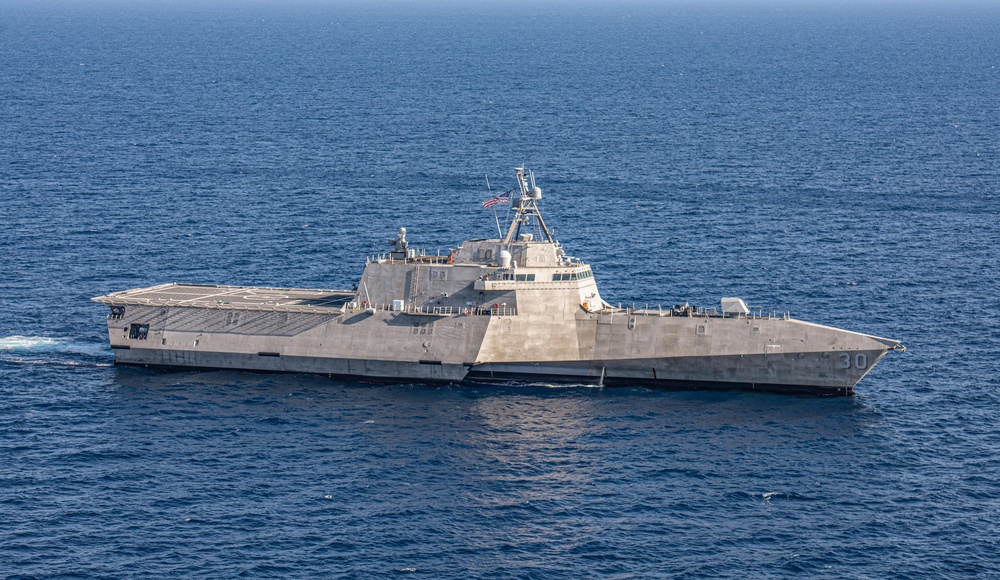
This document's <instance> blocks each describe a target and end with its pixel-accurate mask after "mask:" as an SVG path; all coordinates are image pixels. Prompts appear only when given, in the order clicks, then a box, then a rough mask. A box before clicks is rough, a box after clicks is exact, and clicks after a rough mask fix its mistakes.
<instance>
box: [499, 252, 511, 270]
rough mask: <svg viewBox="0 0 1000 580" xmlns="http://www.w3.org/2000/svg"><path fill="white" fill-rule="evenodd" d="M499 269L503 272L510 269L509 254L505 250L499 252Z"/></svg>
mask: <svg viewBox="0 0 1000 580" xmlns="http://www.w3.org/2000/svg"><path fill="white" fill-rule="evenodd" d="M500 267H501V268H503V269H504V270H509V269H510V252H508V251H507V250H501V251H500Z"/></svg>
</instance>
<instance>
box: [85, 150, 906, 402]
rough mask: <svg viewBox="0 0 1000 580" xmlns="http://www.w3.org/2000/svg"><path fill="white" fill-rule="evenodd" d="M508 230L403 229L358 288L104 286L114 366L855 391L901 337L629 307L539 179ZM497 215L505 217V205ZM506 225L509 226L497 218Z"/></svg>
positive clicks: (360, 377)
mask: <svg viewBox="0 0 1000 580" xmlns="http://www.w3.org/2000/svg"><path fill="white" fill-rule="evenodd" d="M515 173H516V178H517V187H516V188H515V189H513V190H511V191H510V192H509V194H508V195H507V196H505V197H502V196H498V197H495V198H493V199H492V200H490V202H486V203H484V205H488V204H491V203H493V204H495V203H501V202H504V203H508V202H509V205H510V213H511V214H512V215H513V218H512V219H511V222H510V226H509V228H508V229H507V233H506V235H505V236H503V237H502V238H501V237H498V238H496V239H472V240H468V241H465V242H463V243H462V244H461V245H459V246H458V247H457V248H455V249H454V250H452V251H450V252H449V253H448V254H447V255H440V254H437V255H429V254H428V253H427V252H424V251H417V250H416V249H414V248H411V247H410V245H409V242H408V241H407V239H406V230H405V229H401V230H400V231H399V233H398V235H397V236H396V238H395V239H392V240H390V244H391V245H390V248H389V249H388V250H387V251H386V252H385V253H384V254H382V255H378V256H374V257H370V258H369V259H368V260H367V263H366V264H365V269H364V273H363V274H362V276H361V280H360V281H359V282H358V284H357V289H355V290H318V289H295V288H264V287H250V286H219V285H204V284H164V285H160V286H153V287H150V288H138V289H133V290H125V291H121V292H114V293H111V294H108V295H106V296H99V297H97V298H93V300H94V301H96V302H100V303H103V304H105V305H107V306H109V307H110V309H111V312H110V313H109V314H108V317H107V321H108V335H109V337H110V341H111V349H112V351H113V352H114V356H115V362H116V364H123V365H142V366H149V367H163V368H180V369H240V370H248V371H261V372H291V373H312V374H319V375H326V376H329V377H332V378H338V379H346V380H353V381H366V382H426V383H475V382H508V381H516V382H521V381H524V382H542V383H572V384H591V385H602V386H612V385H648V386H654V387H665V388H676V389H728V390H750V391H772V392H784V393H811V394H819V395H850V394H852V393H853V392H854V387H855V385H856V384H857V383H858V381H860V380H861V379H862V378H863V377H864V376H865V375H866V374H868V372H869V371H871V369H872V367H874V366H875V364H876V363H878V362H879V361H880V360H881V359H882V357H884V356H885V355H886V353H888V352H889V351H892V350H905V348H904V347H903V346H902V345H901V344H900V341H897V340H891V339H887V338H880V337H877V336H871V335H867V334H861V333H857V332H850V331H847V330H841V329H837V328H832V327H828V326H821V325H818V324H812V323H809V322H804V321H801V320H795V319H793V318H791V317H789V316H788V315H787V314H781V315H775V314H773V313H772V314H766V313H764V312H762V311H761V310H760V309H757V308H754V309H751V308H748V307H747V304H746V303H745V302H744V301H743V300H741V299H739V298H722V299H721V300H720V303H719V306H718V307H715V308H693V307H690V306H688V305H686V304H685V305H676V306H672V307H668V308H663V307H656V308H640V309H637V308H622V307H621V306H620V305H619V306H613V305H612V304H610V303H608V302H606V301H605V300H604V299H603V298H602V297H601V294H600V292H599V290H598V288H597V282H596V280H595V278H594V275H593V272H592V270H591V268H590V266H588V265H587V264H586V263H584V262H583V261H581V260H580V259H578V258H574V257H571V256H569V255H568V254H566V252H565V251H564V250H563V248H562V246H561V245H560V244H559V243H558V242H557V241H556V240H555V239H553V237H552V234H551V232H550V230H549V228H548V227H547V225H546V224H545V221H544V220H543V219H542V214H541V212H540V211H539V208H538V202H539V200H540V199H541V197H542V193H541V190H540V189H539V188H538V187H537V186H536V185H535V180H534V175H533V174H532V173H531V172H530V171H525V170H524V169H523V168H517V169H516V170H515ZM494 215H496V214H494ZM497 231H498V233H502V232H501V231H500V222H499V221H497Z"/></svg>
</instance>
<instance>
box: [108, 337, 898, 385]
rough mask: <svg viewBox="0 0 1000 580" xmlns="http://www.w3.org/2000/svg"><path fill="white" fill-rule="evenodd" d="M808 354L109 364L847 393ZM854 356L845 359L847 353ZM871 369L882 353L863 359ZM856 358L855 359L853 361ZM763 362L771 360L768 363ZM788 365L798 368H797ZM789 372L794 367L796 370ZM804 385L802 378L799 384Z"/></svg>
mask: <svg viewBox="0 0 1000 580" xmlns="http://www.w3.org/2000/svg"><path fill="white" fill-rule="evenodd" d="M823 354H824V353H811V356H809V357H806V356H803V357H802V358H798V357H789V358H790V361H785V360H784V359H783V358H778V357H773V356H772V357H764V356H760V357H750V356H735V357H683V358H677V359H658V360H636V359H633V360H627V361H622V360H617V361H604V362H603V363H602V362H601V361H564V362H521V363H487V364H478V365H473V364H471V363H464V364H454V363H441V362H437V361H419V362H415V363H414V362H400V361H384V360H354V359H337V358H325V357H302V356H281V355H276V354H275V353H261V354H253V355H249V354H238V353H214V352H197V351H179V350H161V349H141V348H130V349H116V350H115V355H116V364H121V365H133V366H144V367H153V368H160V369H171V370H242V371H250V372H265V373H303V374H314V375H323V376H327V377H330V378H335V379H342V380H350V381H359V382H376V383H400V382H419V383H432V384H458V383H497V382H548V383H577V384H579V383H583V384H593V385H602V386H609V387H617V386H648V387H654V388H666V389H683V390H728V391H756V392H775V393H800V394H811V395H824V396H830V395H836V396H843V395H851V394H853V392H854V390H853V386H854V384H855V383H856V382H857V379H858V377H857V375H858V374H863V373H864V372H867V369H839V370H840V371H841V372H840V373H839V374H838V373H836V372H835V371H836V370H838V369H836V368H835V367H839V366H842V365H841V363H840V360H841V359H840V358H839V357H834V356H827V357H824V356H823ZM853 354H855V353H852V355H853ZM862 354H865V356H866V357H869V359H870V360H871V361H872V362H871V363H870V364H869V365H868V367H869V368H870V367H871V366H873V365H874V364H875V363H876V362H877V361H878V359H880V358H881V357H882V356H884V354H885V352H884V351H873V352H871V353H862ZM855 358H856V357H855ZM768 359H770V360H768ZM826 360H832V361H836V362H833V363H831V364H830V365H828V366H829V367H830V368H829V371H830V374H831V375H833V376H830V377H828V380H826V381H825V382H822V383H821V382H819V381H818V380H817V377H816V376H815V375H812V374H803V372H804V373H815V372H816V363H817V361H826ZM795 363H798V365H796V364H795ZM795 366H799V367H801V368H800V369H799V371H802V372H797V371H796V369H795ZM796 375H800V376H802V377H803V379H804V380H802V381H801V382H782V381H779V380H776V378H777V377H782V378H784V377H793V376H796ZM805 379H808V380H805Z"/></svg>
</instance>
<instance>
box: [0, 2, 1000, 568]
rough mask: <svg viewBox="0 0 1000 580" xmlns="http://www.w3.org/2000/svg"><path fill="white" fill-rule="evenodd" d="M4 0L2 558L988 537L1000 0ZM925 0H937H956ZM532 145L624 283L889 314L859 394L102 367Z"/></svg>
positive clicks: (834, 547) (559, 195) (171, 564)
mask: <svg viewBox="0 0 1000 580" xmlns="http://www.w3.org/2000/svg"><path fill="white" fill-rule="evenodd" d="M132 4H138V5H137V6H129V5H128V4H126V3H114V2H97V1H95V2H92V3H90V4H81V3H67V4H65V5H63V4H56V3H51V2H42V3H28V2H13V3H3V4H0V250H2V258H0V576H13V577H20V576H24V577H39V578H51V577H120V576H143V577H160V576H174V577H190V576H204V577H339V576H350V577H376V576H383V575H393V574H407V573H409V574H412V575H415V576H421V577H428V578H442V577H453V578H464V577H469V576H476V577H525V578H533V577H538V578H542V577H544V578H554V577H564V578H577V577H581V576H583V577H586V576H600V577H650V576H674V575H695V576H699V575H700V576H713V577H715V576H721V577H745V576H767V577H782V576H792V575H805V576H817V575H825V576H830V577H862V578H870V577H886V576H896V575H898V576H924V575H928V576H943V577H956V576H983V577H986V576H997V575H1000V563H998V556H1000V541H998V540H997V538H998V537H1000V483H998V481H1000V421H998V410H1000V379H998V375H1000V365H998V362H997V355H998V352H1000V333H998V330H997V319H998V313H997V308H998V301H997V296H998V294H1000V277H998V271H1000V263H998V262H1000V261H998V258H997V254H998V251H997V246H998V242H1000V226H998V225H997V224H998V221H1000V220H998V208H1000V140H998V136H1000V6H998V5H997V4H995V3H983V4H972V3H968V4H963V5H960V6H952V5H951V4H948V5H945V3H944V2H941V3H940V4H925V5H920V6H908V7H906V6H893V5H889V4H886V5H878V4H875V5H864V6H863V5H861V4H856V5H850V6H848V7H839V8H837V7H830V6H819V5H817V6H813V7H809V8H804V7H794V6H793V5H790V4H781V3H760V4H752V5H751V4H732V5H726V4H722V3H713V4H710V5H708V6H704V7H696V6H693V5H686V4H662V5H661V4H639V3H633V4H612V3H610V2H607V3H599V2H589V3H583V2H581V3H557V2H538V3H531V4H529V3H523V4H517V3H487V2H483V3H452V4H440V5H438V4H422V5H419V6H415V7H408V6H405V5H401V4H389V3H384V4H381V5H378V6H365V5H362V4H353V3H341V4H336V3H330V4H328V5H324V4H323V3H314V4H307V3H297V4H292V5H281V6H280V7H279V5H278V4H276V3H275V4H267V3H256V4H235V3H233V4H223V3H219V4H215V5H209V6H200V5H197V4H194V3H180V2H178V3H167V2H159V3H157V2H145V3H132ZM946 6H947V7H946ZM521 164H526V165H527V166H529V167H531V168H532V169H534V171H535V173H536V177H537V179H538V183H539V185H540V186H541V187H542V189H543V191H544V195H545V198H544V200H543V206H542V207H543V211H544V212H545V215H546V221H547V222H548V223H549V225H550V226H551V227H552V228H553V229H554V231H555V234H556V237H557V238H558V239H560V241H562V242H563V244H564V245H565V246H566V247H567V249H568V250H569V253H570V254H572V255H576V256H579V257H581V258H583V259H584V260H586V261H588V262H590V263H591V264H592V265H593V269H594V272H595V276H596V278H597V281H598V283H599V284H600V287H601V291H602V295H603V296H604V297H605V299H607V300H609V301H611V302H623V303H631V302H635V303H638V304H645V303H650V304H657V303H662V304H673V303H676V302H684V301H690V302H692V303H694V304H697V305H702V306H714V305H715V304H717V301H718V299H719V297H721V296H742V297H743V298H745V299H747V300H748V301H749V302H750V303H753V304H760V305H762V306H764V308H765V310H775V311H779V312H784V311H790V312H791V314H792V315H793V316H795V317H797V318H802V319H806V320H811V321H815V322H818V323H823V324H831V325H835V326H839V327H844V328H849V329H853V330H858V331H862V332H868V333H872V334H876V335H880V336H888V337H892V338H896V339H901V340H903V341H904V343H905V344H906V345H907V347H908V350H907V352H905V353H892V354H891V355H890V356H888V357H887V358H886V359H885V360H884V361H883V362H882V363H881V364H880V365H879V366H878V367H876V368H875V369H874V370H873V371H872V373H871V374H870V375H869V376H868V377H866V378H865V379H864V380H863V381H862V382H861V383H860V385H859V386H858V394H857V395H856V396H854V397H851V398H839V399H820V398H808V397H789V396H779V395H761V394H745V393H685V392H670V391H660V390H650V389H645V388H638V387H636V388H627V387H625V388H615V389H598V388H584V387H568V388H553V387H549V386H546V385H528V386H502V387H497V386H495V387H428V386H420V385H400V386H389V387H386V386H378V387H376V386H370V385H365V384H352V383H340V382H335V381H330V380H325V379H321V378H316V377H308V376H273V375H253V374H245V373H232V372H211V373H203V372H197V373H195V372H191V373H160V372H151V371H145V370H140V369H130V368H116V367H114V366H113V365H112V364H111V362H112V360H113V358H112V355H111V352H110V349H109V348H108V347H107V346H106V340H107V335H106V331H105V315H106V308H105V307H103V306H101V305H98V304H95V303H93V302H90V301H89V298H90V297H92V296H97V295H100V294H105V293H107V292H110V291H115V290H121V289H126V288H132V287H138V286H148V285H153V284H159V283H164V282H169V281H185V282H199V283H228V284H263V285H273V286H306V287H324V288H349V287H350V286H351V285H352V284H353V283H354V281H355V280H356V279H357V277H358V276H359V275H360V273H361V269H362V267H363V264H364V257H365V256H366V255H369V254H371V253H374V252H376V251H381V250H383V249H384V243H385V240H386V239H388V238H389V237H391V236H392V235H393V234H394V232H395V231H396V230H397V229H398V228H399V227H401V226H402V227H406V228H408V231H409V238H410V240H411V242H412V243H414V244H416V245H419V246H425V247H428V248H431V249H434V248H442V249H445V250H446V249H447V248H449V247H454V246H455V245H457V244H458V243H459V242H460V241H462V240H463V239H467V238H472V237H487V236H490V235H491V234H492V233H495V225H494V223H493V217H492V215H491V214H490V213H489V212H486V211H484V210H482V209H481V207H480V206H479V205H478V204H479V202H480V201H482V200H484V199H486V198H487V197H488V195H487V193H486V190H485V178H484V175H485V174H489V176H490V182H491V185H492V186H493V188H494V191H496V190H497V189H507V188H509V187H511V186H512V185H513V179H512V168H513V167H514V166H515V165H521Z"/></svg>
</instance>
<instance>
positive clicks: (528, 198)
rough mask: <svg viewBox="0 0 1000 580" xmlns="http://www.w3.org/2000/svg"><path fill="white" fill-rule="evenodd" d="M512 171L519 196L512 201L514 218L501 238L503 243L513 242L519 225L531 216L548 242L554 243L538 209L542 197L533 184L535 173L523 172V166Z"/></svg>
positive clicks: (518, 231)
mask: <svg viewBox="0 0 1000 580" xmlns="http://www.w3.org/2000/svg"><path fill="white" fill-rule="evenodd" d="M514 172H515V173H516V174H517V185H518V188H519V189H520V190H521V197H520V198H518V199H517V200H515V201H514V202H513V205H514V212H515V213H514V219H513V220H511V222H510V228H509V229H508V230H507V236H506V237H505V238H504V239H503V243H505V244H509V243H511V242H513V241H514V239H515V238H516V237H517V235H518V233H520V231H521V226H522V225H528V224H530V223H531V219H532V218H535V220H537V224H538V226H539V227H540V228H541V230H542V233H543V234H544V235H545V238H546V239H547V240H548V241H549V242H551V243H555V240H554V239H553V238H552V233H551V232H550V231H549V228H548V227H547V226H546V225H545V220H543V219H542V213H541V212H540V211H538V200H540V199H542V190H541V189H539V188H538V187H536V186H535V174H534V173H531V172H528V173H525V171H524V168H523V167H515V168H514ZM529 180H530V186H529Z"/></svg>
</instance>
